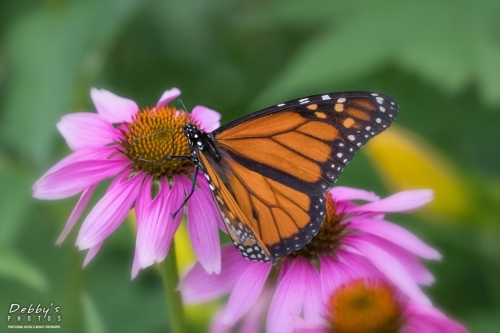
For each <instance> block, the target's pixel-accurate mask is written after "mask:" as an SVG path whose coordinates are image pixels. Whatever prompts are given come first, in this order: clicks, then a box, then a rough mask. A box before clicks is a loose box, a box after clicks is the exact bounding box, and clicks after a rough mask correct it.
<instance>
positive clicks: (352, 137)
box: [347, 134, 356, 141]
mask: <svg viewBox="0 0 500 333" xmlns="http://www.w3.org/2000/svg"><path fill="white" fill-rule="evenodd" d="M347 138H348V139H349V140H351V141H354V139H356V137H355V136H354V135H352V134H351V135H349V136H348V137H347Z"/></svg>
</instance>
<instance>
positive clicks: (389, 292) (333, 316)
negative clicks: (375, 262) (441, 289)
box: [294, 278, 467, 333]
mask: <svg viewBox="0 0 500 333" xmlns="http://www.w3.org/2000/svg"><path fill="white" fill-rule="evenodd" d="M323 293H324V295H323V297H324V299H325V305H324V306H323V309H322V310H323V313H324V316H323V317H318V318H316V319H315V320H311V321H309V322H308V321H307V320H305V321H304V320H302V319H301V318H295V319H294V322H295V330H294V332H297V333H357V332H364V333H379V332H384V333H441V332H446V333H465V332H467V330H466V329H465V327H464V326H462V325H461V324H460V323H458V322H456V321H454V320H452V319H450V318H448V317H446V316H445V315H444V314H443V313H442V312H441V311H439V310H438V309H436V308H434V307H432V306H430V305H427V304H419V303H417V302H414V301H411V300H409V299H408V298H407V297H405V296H404V295H402V294H401V293H400V292H399V291H398V290H397V289H396V288H394V287H393V286H391V284H390V283H388V282H387V281H385V280H384V279H374V278H354V279H352V280H351V281H349V282H346V283H345V284H342V285H340V286H338V288H336V289H335V290H329V288H326V290H323Z"/></svg>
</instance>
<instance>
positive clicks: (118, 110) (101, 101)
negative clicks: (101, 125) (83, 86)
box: [90, 88, 139, 124]
mask: <svg viewBox="0 0 500 333" xmlns="http://www.w3.org/2000/svg"><path fill="white" fill-rule="evenodd" d="M90 96H91V97H92V101H93V102H94V105H95V108H96V110H97V113H98V114H99V115H100V116H101V117H103V118H104V119H106V120H108V121H109V122H110V123H113V124H116V123H123V122H130V121H131V120H132V116H133V115H135V114H136V113H137V111H139V107H138V106H137V104H136V103H135V102H134V101H133V100H130V99H128V98H123V97H120V96H118V95H115V94H113V93H112V92H110V91H107V90H105V89H96V88H92V89H90Z"/></svg>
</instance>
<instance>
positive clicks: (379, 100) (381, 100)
mask: <svg viewBox="0 0 500 333" xmlns="http://www.w3.org/2000/svg"><path fill="white" fill-rule="evenodd" d="M376 100H377V102H378V104H382V103H384V99H383V98H382V97H377V98H376Z"/></svg>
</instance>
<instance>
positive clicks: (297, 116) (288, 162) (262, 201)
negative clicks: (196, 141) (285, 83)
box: [194, 92, 398, 261]
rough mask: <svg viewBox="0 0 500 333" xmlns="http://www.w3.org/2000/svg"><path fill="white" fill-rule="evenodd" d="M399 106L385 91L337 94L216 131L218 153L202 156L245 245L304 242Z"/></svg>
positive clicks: (236, 237)
mask: <svg viewBox="0 0 500 333" xmlns="http://www.w3.org/2000/svg"><path fill="white" fill-rule="evenodd" d="M397 112H398V106H397V104H396V103H395V102H394V101H393V100H392V99H391V98H389V97H387V96H385V95H381V94H376V93H367V92H347V93H332V94H323V95H315V96H310V97H306V98H301V99H297V100H293V101H289V102H286V103H282V104H278V105H277V106H274V107H270V108H267V109H264V110H261V111H258V112H255V113H252V114H250V115H248V116H245V117H243V118H240V119H237V120H235V121H233V122H231V123H229V124H227V125H224V126H222V127H220V128H219V129H217V130H215V131H214V132H213V133H212V134H211V138H212V139H213V144H214V145H215V147H214V149H215V151H216V155H217V156H216V157H215V156H212V155H214V154H210V153H207V152H206V151H205V152H200V156H202V158H201V162H202V165H203V168H204V171H205V172H206V173H207V174H208V175H209V179H210V180H209V182H210V185H211V189H212V192H213V195H214V199H215V200H216V202H217V205H218V207H219V210H220V211H221V214H222V216H223V219H224V220H225V222H226V226H227V228H228V232H229V235H230V236H231V238H232V239H233V242H234V243H235V245H236V246H237V248H238V249H239V250H240V252H242V253H245V252H247V251H248V252H247V254H243V255H244V256H245V257H247V258H249V255H248V254H249V253H251V254H254V255H255V258H254V257H252V258H249V259H253V260H261V261H272V260H273V259H277V258H280V257H283V256H285V255H287V254H288V253H290V252H292V251H293V250H297V249H299V248H301V247H303V246H304V245H306V244H307V243H308V242H309V241H310V240H311V239H312V237H314V235H316V233H317V232H318V230H319V227H320V226H321V223H322V221H323V218H324V214H325V203H324V199H323V196H324V192H325V191H326V190H327V189H328V188H329V187H331V186H332V185H333V183H334V182H335V181H336V180H337V178H338V177H339V175H340V173H341V172H342V170H343V168H344V167H345V166H346V165H347V163H349V161H350V160H351V158H352V157H353V155H354V153H355V152H356V151H357V150H358V149H359V148H360V147H361V146H363V145H364V144H365V143H366V142H367V141H368V140H369V139H370V138H371V137H373V136H375V135H377V134H379V133H380V132H382V131H383V130H385V129H386V128H387V127H389V125H390V124H391V123H392V121H393V120H394V118H395V117H396V115H397ZM194 149H196V147H194ZM242 235H244V237H243V236H242ZM250 248H252V249H253V250H251V249H250ZM257 249H259V250H258V251H257ZM254 251H255V252H254ZM257 254H260V255H261V256H262V258H259V257H257ZM265 257H266V258H267V259H266V258H265Z"/></svg>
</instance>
